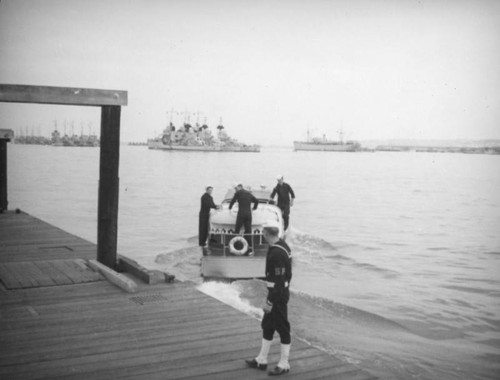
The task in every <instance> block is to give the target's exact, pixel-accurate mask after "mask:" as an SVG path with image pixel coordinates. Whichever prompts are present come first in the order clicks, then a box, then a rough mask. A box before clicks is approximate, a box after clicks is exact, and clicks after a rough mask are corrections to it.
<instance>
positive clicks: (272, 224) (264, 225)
mask: <svg viewBox="0 0 500 380" xmlns="http://www.w3.org/2000/svg"><path fill="white" fill-rule="evenodd" d="M273 227H274V228H277V229H280V227H281V226H280V223H279V222H278V221H277V220H266V221H265V222H264V223H262V228H273Z"/></svg>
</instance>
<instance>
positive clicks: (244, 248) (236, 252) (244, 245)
mask: <svg viewBox="0 0 500 380" xmlns="http://www.w3.org/2000/svg"><path fill="white" fill-rule="evenodd" d="M238 242H239V243H240V244H241V248H240V249H237V248H236V247H235V244H236V243H238ZM247 250H248V242H247V241H246V240H245V238H243V237H242V236H235V237H234V238H232V239H231V241H230V242H229V252H231V253H232V254H233V255H236V256H241V255H243V254H244V253H245V252H246V251H247Z"/></svg>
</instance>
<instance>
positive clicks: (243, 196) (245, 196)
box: [229, 183, 259, 255]
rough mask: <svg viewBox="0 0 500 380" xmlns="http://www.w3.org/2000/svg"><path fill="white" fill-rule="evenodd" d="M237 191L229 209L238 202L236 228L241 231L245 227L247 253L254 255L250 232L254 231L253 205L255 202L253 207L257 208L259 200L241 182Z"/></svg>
mask: <svg viewBox="0 0 500 380" xmlns="http://www.w3.org/2000/svg"><path fill="white" fill-rule="evenodd" d="M235 190H236V192H235V193H234V196H233V199H231V202H230V203H229V211H231V209H232V208H233V206H234V204H235V203H236V202H238V214H237V215H236V225H235V227H234V230H235V232H236V233H239V232H240V230H241V227H242V226H243V227H244V228H245V235H244V236H245V240H246V241H247V243H248V247H250V248H248V251H247V255H252V254H253V252H252V248H251V247H252V241H251V236H250V234H251V233H252V209H251V207H250V206H251V205H252V203H253V204H254V207H253V209H254V210H257V207H258V206H259V201H258V199H257V198H255V197H254V196H253V195H252V193H251V192H249V191H248V190H245V189H244V188H243V185H242V184H241V183H240V184H238V185H237V186H236V187H235Z"/></svg>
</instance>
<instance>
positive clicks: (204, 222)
mask: <svg viewBox="0 0 500 380" xmlns="http://www.w3.org/2000/svg"><path fill="white" fill-rule="evenodd" d="M213 189H214V188H213V187H212V186H207V187H206V189H205V194H203V195H202V196H201V207H200V219H199V224H198V243H199V246H200V247H204V246H205V245H206V244H207V237H208V220H209V218H210V210H211V209H218V208H219V206H216V205H215V203H214V199H213V198H212V191H213Z"/></svg>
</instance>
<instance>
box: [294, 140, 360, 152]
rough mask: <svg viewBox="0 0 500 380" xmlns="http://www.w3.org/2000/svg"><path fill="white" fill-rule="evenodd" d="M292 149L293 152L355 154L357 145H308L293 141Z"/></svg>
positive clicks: (307, 143)
mask: <svg viewBox="0 0 500 380" xmlns="http://www.w3.org/2000/svg"><path fill="white" fill-rule="evenodd" d="M293 149H294V150H295V151H299V150H306V151H321V152H357V151H358V150H359V149H358V145H356V144H338V143H309V142H302V141H294V142H293Z"/></svg>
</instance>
